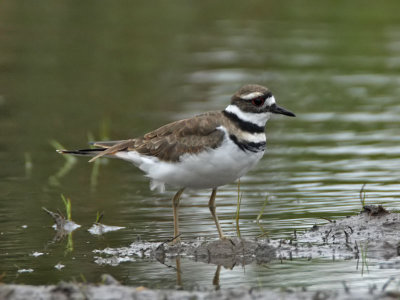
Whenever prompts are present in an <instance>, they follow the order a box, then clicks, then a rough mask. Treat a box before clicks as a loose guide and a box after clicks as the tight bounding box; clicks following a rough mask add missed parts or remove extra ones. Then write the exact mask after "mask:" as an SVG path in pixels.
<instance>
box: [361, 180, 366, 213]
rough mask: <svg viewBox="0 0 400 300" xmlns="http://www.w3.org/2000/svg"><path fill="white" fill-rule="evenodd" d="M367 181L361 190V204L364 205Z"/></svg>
mask: <svg viewBox="0 0 400 300" xmlns="http://www.w3.org/2000/svg"><path fill="white" fill-rule="evenodd" d="M365 185H366V184H365V183H364V184H363V185H362V187H361V190H360V202H361V206H362V207H364V206H365V191H364V188H365Z"/></svg>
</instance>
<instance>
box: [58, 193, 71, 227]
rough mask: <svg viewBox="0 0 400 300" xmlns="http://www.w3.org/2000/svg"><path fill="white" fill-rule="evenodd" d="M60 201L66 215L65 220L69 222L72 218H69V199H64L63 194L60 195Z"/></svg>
mask: <svg viewBox="0 0 400 300" xmlns="http://www.w3.org/2000/svg"><path fill="white" fill-rule="evenodd" d="M61 199H62V201H63V202H64V207H65V212H66V214H67V220H68V221H71V220H72V217H71V199H70V198H66V197H64V195H63V194H61Z"/></svg>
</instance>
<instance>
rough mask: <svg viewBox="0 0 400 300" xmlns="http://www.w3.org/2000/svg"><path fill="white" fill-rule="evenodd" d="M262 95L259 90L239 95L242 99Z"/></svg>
mask: <svg viewBox="0 0 400 300" xmlns="http://www.w3.org/2000/svg"><path fill="white" fill-rule="evenodd" d="M262 95H264V94H263V93H260V92H253V93H250V94H244V95H240V98H242V99H243V100H251V99H254V98H257V97H260V96H262Z"/></svg>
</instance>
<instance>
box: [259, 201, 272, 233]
mask: <svg viewBox="0 0 400 300" xmlns="http://www.w3.org/2000/svg"><path fill="white" fill-rule="evenodd" d="M268 202H269V196H266V197H265V200H264V204H263V206H262V208H261V210H260V213H259V214H258V216H257V218H256V223H257V225H258V227H260V230H261V232H262V234H261V235H259V237H262V236H264V235H268V231H267V230H265V229H264V227H263V226H262V225H261V223H260V219H261V217H262V215H263V213H264V210H265V207H266V206H267V204H268Z"/></svg>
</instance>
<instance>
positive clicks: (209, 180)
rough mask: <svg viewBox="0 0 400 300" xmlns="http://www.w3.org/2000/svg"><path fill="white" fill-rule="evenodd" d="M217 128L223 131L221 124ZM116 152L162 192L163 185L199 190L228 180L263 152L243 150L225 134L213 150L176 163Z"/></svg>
mask: <svg viewBox="0 0 400 300" xmlns="http://www.w3.org/2000/svg"><path fill="white" fill-rule="evenodd" d="M219 129H220V130H223V131H225V132H226V129H225V128H223V127H221V128H219ZM264 141H265V135H264ZM116 155H117V156H118V157H120V158H122V159H125V160H129V161H131V162H133V163H134V164H135V165H136V166H138V167H139V168H140V169H141V170H142V171H144V172H145V173H146V175H147V176H148V177H150V178H151V179H152V183H151V189H152V190H153V189H158V190H159V191H161V192H162V191H164V189H165V187H164V185H165V184H168V185H171V186H174V187H180V188H181V187H186V188H192V189H201V188H214V187H218V186H221V185H225V184H228V183H231V182H233V181H235V180H236V179H238V178H240V177H241V176H243V175H244V174H246V173H247V172H248V171H249V170H250V169H252V168H253V167H254V166H255V165H256V164H257V163H258V161H259V160H260V159H261V158H262V156H263V155H264V151H260V152H256V153H254V152H250V151H243V150H241V149H240V148H239V147H238V146H237V145H235V144H234V143H233V142H232V141H231V140H230V139H229V137H228V135H227V134H225V138H224V141H223V142H222V144H221V146H220V147H218V148H217V149H210V150H207V151H204V152H201V153H198V154H193V155H191V154H186V155H183V156H182V157H181V160H180V162H177V163H173V162H164V161H160V160H159V159H157V158H154V157H149V156H143V155H140V154H138V153H137V152H134V151H131V152H120V153H117V154H116Z"/></svg>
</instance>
